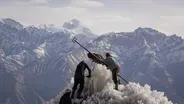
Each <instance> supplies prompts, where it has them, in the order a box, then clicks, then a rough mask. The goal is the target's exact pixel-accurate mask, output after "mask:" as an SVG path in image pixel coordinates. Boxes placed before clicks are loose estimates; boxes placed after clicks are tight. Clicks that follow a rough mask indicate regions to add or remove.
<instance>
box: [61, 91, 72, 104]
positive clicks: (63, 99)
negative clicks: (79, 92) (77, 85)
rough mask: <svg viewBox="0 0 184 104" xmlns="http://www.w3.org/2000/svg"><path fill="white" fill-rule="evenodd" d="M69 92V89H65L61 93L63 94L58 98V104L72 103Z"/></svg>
mask: <svg viewBox="0 0 184 104" xmlns="http://www.w3.org/2000/svg"><path fill="white" fill-rule="evenodd" d="M70 94H71V91H70V90H69V89H67V90H66V91H65V93H64V94H63V96H62V97H61V98H60V101H59V104H72V100H71V98H70Z"/></svg>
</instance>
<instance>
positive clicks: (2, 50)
mask: <svg viewBox="0 0 184 104" xmlns="http://www.w3.org/2000/svg"><path fill="white" fill-rule="evenodd" d="M6 21H7V20H6ZM8 21H11V22H5V21H3V20H1V22H0V93H2V94H1V95H0V103H6V102H7V103H8V104H13V103H18V104H34V103H41V102H44V101H45V100H49V99H51V98H53V97H55V96H56V95H57V94H58V93H59V92H60V91H61V90H62V89H63V88H64V87H65V86H66V85H67V83H68V82H69V80H70V78H71V76H73V73H74V70H75V67H76V65H77V64H78V63H79V62H80V61H81V60H87V56H86V52H85V51H84V50H83V49H82V48H80V47H79V46H78V45H77V44H74V43H72V39H73V37H74V36H75V37H78V41H80V42H81V43H82V44H83V45H85V46H86V47H87V48H88V49H89V50H91V51H92V52H95V53H96V52H99V53H100V54H102V55H104V52H106V51H110V52H111V53H112V54H113V55H114V57H115V58H116V60H117V61H118V62H119V64H120V66H121V75H122V76H124V77H125V78H126V79H127V80H129V81H133V82H138V83H140V84H149V85H150V86H151V87H152V88H153V89H156V90H160V91H164V92H165V93H166V95H167V96H168V97H169V99H171V100H172V101H173V102H177V103H179V104H180V103H183V98H184V95H183V93H182V91H183V87H182V86H183V85H182V83H180V82H181V79H183V77H184V76H183V75H182V72H183V71H182V68H183V67H184V66H183V62H184V40H183V39H182V38H181V37H178V36H176V35H172V36H166V35H165V34H163V33H160V32H158V31H156V30H154V29H151V28H138V29H136V30H135V31H134V32H129V33H124V32H121V33H113V32H112V33H108V34H105V35H102V36H99V37H96V36H94V34H93V33H92V32H91V31H90V30H89V29H87V28H84V26H82V25H81V23H80V22H79V21H78V20H75V19H74V20H71V21H70V22H66V23H65V24H64V25H63V28H64V29H62V30H60V31H57V32H56V31H55V32H51V31H48V30H47V28H39V29H38V28H36V27H34V26H30V27H26V28H23V26H22V25H21V24H20V23H18V22H16V21H14V20H11V19H10V20H9V19H8ZM12 21H13V22H12ZM12 24H13V25H12ZM15 24H16V25H15ZM78 27H80V28H78ZM76 28H77V29H78V30H81V29H82V30H84V31H82V32H81V31H77V32H76V31H74V30H75V29H76ZM80 32H81V33H80ZM86 32H87V33H86ZM88 33H90V34H88Z"/></svg>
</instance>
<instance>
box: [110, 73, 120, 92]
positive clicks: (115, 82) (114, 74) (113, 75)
mask: <svg viewBox="0 0 184 104" xmlns="http://www.w3.org/2000/svg"><path fill="white" fill-rule="evenodd" d="M118 73H119V70H112V80H113V81H114V84H115V89H116V90H118Z"/></svg>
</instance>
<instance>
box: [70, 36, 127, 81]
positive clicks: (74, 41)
mask: <svg viewBox="0 0 184 104" xmlns="http://www.w3.org/2000/svg"><path fill="white" fill-rule="evenodd" d="M72 42H73V43H77V44H78V45H80V46H81V47H82V48H84V49H85V50H86V51H87V52H89V53H90V54H91V55H93V56H94V57H95V58H96V59H98V60H99V61H100V62H102V63H103V64H104V65H106V66H107V64H106V63H105V62H103V61H102V60H100V59H99V58H98V57H97V56H95V55H94V54H93V53H91V52H90V51H89V50H88V49H87V48H85V47H84V46H83V45H81V44H80V43H79V42H78V41H77V38H76V37H74V38H73V39H72ZM118 76H119V77H120V78H121V79H123V80H124V81H125V82H126V83H127V84H128V81H127V80H125V79H124V78H123V77H122V76H121V75H119V74H118Z"/></svg>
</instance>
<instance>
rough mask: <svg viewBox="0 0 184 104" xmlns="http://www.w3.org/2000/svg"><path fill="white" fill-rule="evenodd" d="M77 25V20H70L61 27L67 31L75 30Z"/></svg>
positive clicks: (78, 23)
mask: <svg viewBox="0 0 184 104" xmlns="http://www.w3.org/2000/svg"><path fill="white" fill-rule="evenodd" d="M79 25H81V23H80V22H79V21H78V20H77V19H72V20H70V21H69V22H65V23H64V24H63V27H64V28H67V29H73V28H76V27H77V26H79Z"/></svg>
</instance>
